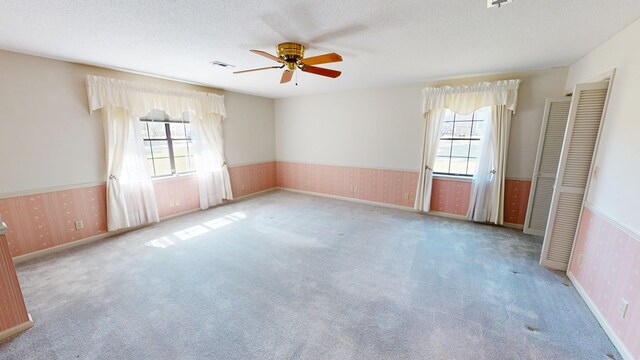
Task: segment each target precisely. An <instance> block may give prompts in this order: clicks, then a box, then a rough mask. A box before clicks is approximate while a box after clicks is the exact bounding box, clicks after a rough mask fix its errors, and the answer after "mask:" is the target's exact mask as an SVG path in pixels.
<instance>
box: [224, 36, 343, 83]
mask: <svg viewBox="0 0 640 360" xmlns="http://www.w3.org/2000/svg"><path fill="white" fill-rule="evenodd" d="M250 51H251V52H252V53H254V54H258V55H262V56H264V57H266V58H269V59H271V60H274V61H277V62H279V63H280V64H282V65H275V66H268V67H263V68H258V69H249V70H241V71H235V72H234V74H241V73H245V72H250V71H259V70H267V69H282V68H284V72H283V73H282V78H281V79H280V83H281V84H284V83H287V82H289V81H291V78H292V77H293V72H294V71H296V68H297V69H300V70H302V71H304V72H308V73H312V74H316V75H322V76H327V77H330V78H337V77H338V76H340V74H341V72H340V71H337V70H331V69H326V68H321V67H317V66H314V65H318V64H326V63H332V62H338V61H342V56H340V55H338V54H336V53H330V54H324V55H318V56H312V57H310V58H305V57H304V45H302V44H298V43H294V42H285V43H282V44H278V46H276V51H277V54H278V56H274V55H271V54H269V53H267V52H264V51H261V50H250Z"/></svg>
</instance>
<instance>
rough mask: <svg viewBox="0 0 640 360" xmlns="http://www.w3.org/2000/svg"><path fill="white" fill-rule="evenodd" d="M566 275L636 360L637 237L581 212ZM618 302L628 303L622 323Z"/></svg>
mask: <svg viewBox="0 0 640 360" xmlns="http://www.w3.org/2000/svg"><path fill="white" fill-rule="evenodd" d="M580 257H581V258H582V260H580ZM569 272H570V273H571V275H573V278H574V279H575V280H576V281H577V282H578V283H579V285H580V286H581V287H582V288H583V289H584V291H585V292H586V293H587V295H588V297H589V298H590V299H591V302H593V304H595V306H597V308H598V310H599V311H600V313H601V314H602V316H603V317H604V318H605V319H606V321H607V323H608V324H609V326H610V327H611V329H612V330H613V331H614V332H615V334H616V335H617V336H618V338H619V339H620V340H621V341H622V343H623V344H624V346H625V347H626V348H627V350H628V351H629V352H630V353H631V354H632V356H633V358H634V359H640V331H639V329H640V237H639V236H638V235H637V234H635V235H631V234H630V233H629V232H625V231H624V230H623V229H622V228H620V227H618V226H616V224H615V223H613V222H610V221H608V220H607V219H606V218H604V217H602V216H599V215H598V214H596V213H595V212H593V211H591V210H589V209H588V208H585V209H584V210H583V213H582V219H581V221H580V226H579V227H578V235H577V238H576V245H575V249H574V255H573V258H572V262H571V264H570V265H569ZM621 299H625V300H626V301H627V302H628V303H629V308H628V310H627V314H626V317H625V318H624V319H623V318H622V317H621V316H620V313H619V306H620V302H621Z"/></svg>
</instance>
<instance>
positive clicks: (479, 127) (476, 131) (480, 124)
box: [471, 121, 485, 139]
mask: <svg viewBox="0 0 640 360" xmlns="http://www.w3.org/2000/svg"><path fill="white" fill-rule="evenodd" d="M484 124H485V122H484V121H474V122H473V129H472V130H471V137H473V138H476V139H479V138H480V136H481V135H482V132H483V131H484Z"/></svg>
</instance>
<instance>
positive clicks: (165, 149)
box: [151, 140, 169, 159]
mask: <svg viewBox="0 0 640 360" xmlns="http://www.w3.org/2000/svg"><path fill="white" fill-rule="evenodd" d="M151 150H152V153H153V157H154V158H156V159H158V158H168V157H169V144H168V142H167V141H166V140H160V141H157V140H156V141H151Z"/></svg>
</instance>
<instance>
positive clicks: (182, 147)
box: [173, 140, 189, 157]
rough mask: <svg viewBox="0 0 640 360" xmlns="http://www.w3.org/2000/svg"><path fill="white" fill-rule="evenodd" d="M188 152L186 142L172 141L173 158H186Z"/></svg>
mask: <svg viewBox="0 0 640 360" xmlns="http://www.w3.org/2000/svg"><path fill="white" fill-rule="evenodd" d="M187 155H189V151H188V148H187V140H173V156H175V157H178V156H187Z"/></svg>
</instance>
